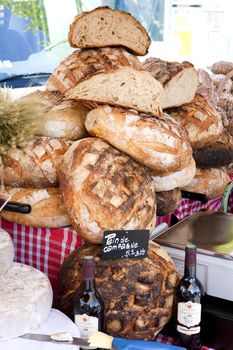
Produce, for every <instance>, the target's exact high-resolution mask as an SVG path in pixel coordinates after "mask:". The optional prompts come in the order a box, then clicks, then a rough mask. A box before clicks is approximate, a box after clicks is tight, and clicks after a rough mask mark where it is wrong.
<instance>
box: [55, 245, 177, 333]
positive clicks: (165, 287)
mask: <svg viewBox="0 0 233 350" xmlns="http://www.w3.org/2000/svg"><path fill="white" fill-rule="evenodd" d="M101 250H102V248H101V246H96V245H86V244H85V245H83V246H82V247H80V248H79V249H76V250H75V251H74V252H73V253H72V254H71V255H70V256H69V257H68V258H67V259H66V260H65V261H64V263H63V265H62V266H61V270H60V273H59V298H58V302H59V308H60V309H61V310H63V311H64V312H65V313H67V314H68V315H69V316H70V317H72V315H73V298H74V295H75V292H76V290H77V289H78V288H79V287H80V285H81V282H82V269H81V261H82V258H83V257H84V256H85V255H93V256H94V257H95V280H96V287H97V289H98V291H99V293H100V294H101V297H102V299H103V302H104V309H105V310H104V311H105V315H104V316H105V324H106V332H107V334H109V335H112V336H114V337H122V338H128V339H145V340H151V339H153V338H154V335H155V334H157V333H158V332H159V331H160V330H161V329H162V328H163V326H164V325H165V324H166V323H167V322H168V320H169V319H170V317H171V316H172V304H173V297H174V288H175V286H176V283H177V282H178V273H177V270H176V267H175V265H174V264H173V262H172V261H171V258H170V257H169V255H168V254H167V252H166V251H165V250H164V249H163V248H162V247H161V246H159V245H158V244H156V243H155V242H152V241H150V243H149V247H148V255H147V257H146V258H145V259H140V260H139V259H115V260H102V259H101Z"/></svg>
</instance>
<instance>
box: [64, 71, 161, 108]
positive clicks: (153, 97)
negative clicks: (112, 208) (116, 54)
mask: <svg viewBox="0 0 233 350" xmlns="http://www.w3.org/2000/svg"><path fill="white" fill-rule="evenodd" d="M66 97H67V98H68V99H74V100H75V99H76V100H85V101H94V102H97V103H98V102H99V103H105V104H110V105H113V106H121V107H127V108H132V109H135V110H137V111H139V112H145V113H150V114H154V115H160V114H161V104H162V101H163V98H164V90H163V87H162V85H161V84H160V83H159V82H158V81H157V80H155V79H154V78H153V77H152V75H151V74H150V73H148V72H146V71H142V70H136V69H133V68H131V67H124V68H119V69H116V70H113V71H107V72H98V73H96V74H93V75H91V76H89V77H88V78H86V79H84V80H82V81H80V82H79V83H78V84H77V85H76V87H74V88H73V89H70V90H69V91H67V92H66Z"/></svg>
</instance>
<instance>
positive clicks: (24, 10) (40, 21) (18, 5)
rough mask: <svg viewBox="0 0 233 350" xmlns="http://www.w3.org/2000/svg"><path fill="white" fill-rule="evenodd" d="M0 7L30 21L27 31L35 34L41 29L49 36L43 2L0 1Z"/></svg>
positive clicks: (36, 0)
mask: <svg viewBox="0 0 233 350" xmlns="http://www.w3.org/2000/svg"><path fill="white" fill-rule="evenodd" d="M0 5H3V6H5V7H7V8H8V9H9V10H10V11H11V12H12V13H13V14H14V15H15V16H19V17H21V18H25V19H29V22H28V24H27V28H26V30H31V31H32V32H33V33H35V31H36V29H39V30H41V31H43V32H44V33H45V35H46V36H48V35H49V32H48V24H47V18H46V12H45V7H44V1H43V0H30V1H23V0H21V1H12V0H0Z"/></svg>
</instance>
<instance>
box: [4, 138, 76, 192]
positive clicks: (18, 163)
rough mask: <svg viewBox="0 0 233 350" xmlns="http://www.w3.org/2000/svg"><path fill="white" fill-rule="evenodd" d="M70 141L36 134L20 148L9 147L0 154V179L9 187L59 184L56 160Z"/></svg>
mask: <svg viewBox="0 0 233 350" xmlns="http://www.w3.org/2000/svg"><path fill="white" fill-rule="evenodd" d="M70 145H71V141H67V140H64V139H52V138H48V137H39V138H36V139H35V140H32V141H29V142H27V143H26V145H25V147H24V148H22V149H18V148H12V149H10V150H8V152H7V153H6V154H5V155H4V156H2V161H3V175H2V176H3V181H4V184H5V185H9V186H12V187H14V186H15V187H18V186H19V187H36V188H43V187H50V186H57V185H58V178H57V170H56V168H57V163H58V161H59V159H60V157H61V156H62V155H63V154H64V153H65V152H66V151H67V149H68V148H69V146H70Z"/></svg>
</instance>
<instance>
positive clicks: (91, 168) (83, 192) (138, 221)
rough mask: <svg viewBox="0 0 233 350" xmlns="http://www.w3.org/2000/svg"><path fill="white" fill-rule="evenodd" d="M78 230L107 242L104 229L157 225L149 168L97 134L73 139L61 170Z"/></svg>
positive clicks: (63, 189) (96, 240)
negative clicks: (91, 136)
mask: <svg viewBox="0 0 233 350" xmlns="http://www.w3.org/2000/svg"><path fill="white" fill-rule="evenodd" d="M58 175H59V181H60V188H61V192H62V194H63V198H64V203H65V205H66V207H67V212H68V214H69V216H70V220H71V223H72V226H73V227H74V229H75V230H76V231H77V232H78V234H80V235H81V236H82V237H83V238H85V239H86V240H87V241H90V242H93V243H102V239H103V233H104V231H105V230H112V229H125V230H127V229H142V228H143V229H146V228H147V229H149V230H151V229H153V228H154V225H155V220H156V218H155V211H156V200H155V192H154V185H153V181H152V179H151V177H150V176H149V174H148V172H147V170H146V169H145V168H144V167H143V166H140V165H139V164H137V163H136V162H134V161H133V160H132V159H130V158H129V157H127V156H126V155H125V154H123V153H121V152H119V151H118V150H116V149H115V148H113V147H112V146H110V145H109V144H107V143H106V142H104V141H102V140H100V139H97V138H87V139H83V140H79V141H76V142H74V143H73V145H72V146H71V147H70V148H69V150H68V151H67V152H66V153H65V155H64V157H63V160H62V162H61V164H60V166H59V169H58Z"/></svg>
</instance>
